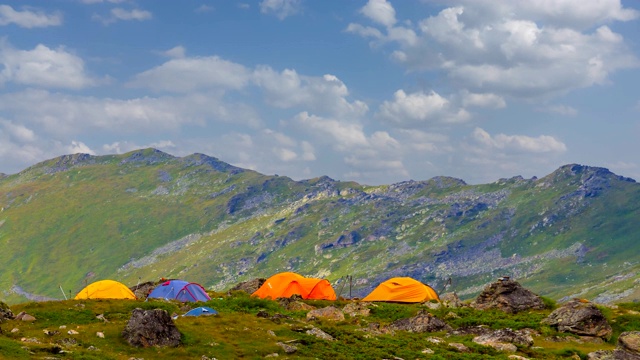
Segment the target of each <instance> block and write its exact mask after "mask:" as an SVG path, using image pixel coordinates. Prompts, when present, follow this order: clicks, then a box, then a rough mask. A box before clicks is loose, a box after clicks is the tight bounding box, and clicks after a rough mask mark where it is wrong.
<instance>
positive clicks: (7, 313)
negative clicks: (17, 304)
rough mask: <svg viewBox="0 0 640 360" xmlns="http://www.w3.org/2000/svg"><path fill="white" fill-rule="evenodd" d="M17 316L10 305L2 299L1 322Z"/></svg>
mask: <svg viewBox="0 0 640 360" xmlns="http://www.w3.org/2000/svg"><path fill="white" fill-rule="evenodd" d="M14 318H15V316H13V312H12V311H11V309H9V305H7V304H5V303H3V302H2V301H0V323H2V322H3V321H5V320H13V319H14Z"/></svg>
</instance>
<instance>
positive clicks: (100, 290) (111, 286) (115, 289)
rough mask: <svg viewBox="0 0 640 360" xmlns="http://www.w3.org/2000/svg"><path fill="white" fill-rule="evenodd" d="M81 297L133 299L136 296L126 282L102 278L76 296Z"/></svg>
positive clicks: (78, 298) (76, 298) (79, 298)
mask: <svg viewBox="0 0 640 360" xmlns="http://www.w3.org/2000/svg"><path fill="white" fill-rule="evenodd" d="M74 299H75V300H81V299H132V300H135V299H136V296H135V295H134V294H133V292H131V290H129V288H128V287H126V286H125V285H124V284H122V283H120V282H117V281H113V280H101V281H96V282H94V283H91V284H89V285H87V286H86V287H85V288H84V289H82V290H80V292H79V293H78V294H77V295H76V297H75V298H74Z"/></svg>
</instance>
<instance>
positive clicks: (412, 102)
mask: <svg viewBox="0 0 640 360" xmlns="http://www.w3.org/2000/svg"><path fill="white" fill-rule="evenodd" d="M376 116H378V117H379V118H381V119H383V120H385V121H388V122H390V123H393V124H395V125H397V126H399V127H414V126H423V125H425V124H428V123H458V122H464V121H467V120H468V119H469V118H470V114H469V113H468V112H467V111H466V110H465V109H463V108H458V107H455V106H453V104H452V103H451V101H449V100H448V99H446V98H444V97H442V96H441V95H439V94H438V93H436V92H434V91H431V92H430V93H424V92H422V91H420V92H415V93H410V94H407V93H405V92H404V90H402V89H401V90H398V91H396V92H395V93H394V99H393V101H385V102H383V103H382V105H380V108H379V109H378V112H377V114H376Z"/></svg>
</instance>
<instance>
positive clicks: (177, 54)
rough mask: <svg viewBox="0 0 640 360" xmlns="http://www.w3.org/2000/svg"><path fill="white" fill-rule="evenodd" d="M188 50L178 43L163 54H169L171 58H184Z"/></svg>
mask: <svg viewBox="0 0 640 360" xmlns="http://www.w3.org/2000/svg"><path fill="white" fill-rule="evenodd" d="M186 52H187V50H186V49H185V48H184V46H182V45H178V46H176V47H173V48H171V49H169V50H167V51H165V52H163V55H165V56H168V57H170V58H173V59H182V58H184V57H185V55H186Z"/></svg>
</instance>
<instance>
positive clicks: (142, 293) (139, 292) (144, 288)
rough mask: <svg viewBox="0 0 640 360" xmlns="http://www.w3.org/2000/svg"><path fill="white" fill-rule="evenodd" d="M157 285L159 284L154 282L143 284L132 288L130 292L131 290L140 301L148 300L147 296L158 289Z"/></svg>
mask: <svg viewBox="0 0 640 360" xmlns="http://www.w3.org/2000/svg"><path fill="white" fill-rule="evenodd" d="M156 285H157V284H156V283H155V282H153V281H147V282H143V283H142V284H138V285H136V286H132V287H130V288H129V290H131V291H132V292H133V294H134V295H135V296H136V297H137V298H138V299H146V298H147V295H149V293H150V292H151V291H153V289H155V288H156Z"/></svg>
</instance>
